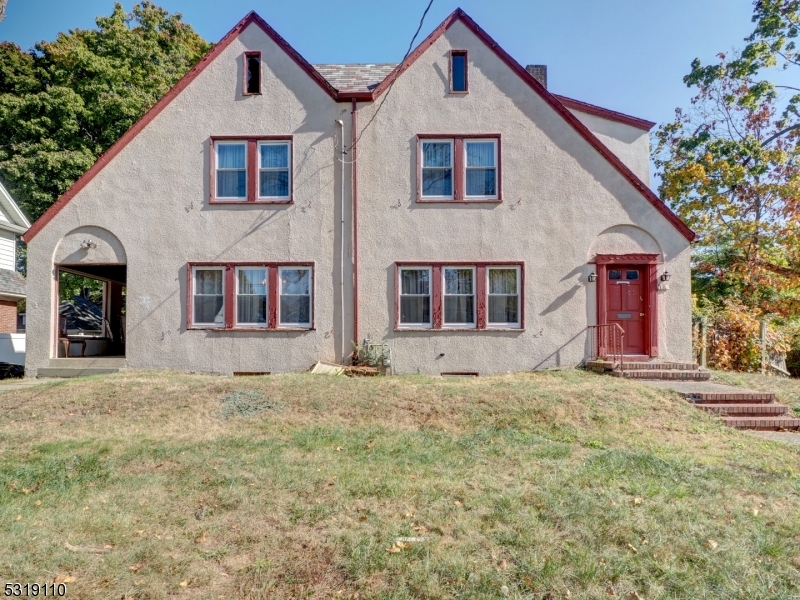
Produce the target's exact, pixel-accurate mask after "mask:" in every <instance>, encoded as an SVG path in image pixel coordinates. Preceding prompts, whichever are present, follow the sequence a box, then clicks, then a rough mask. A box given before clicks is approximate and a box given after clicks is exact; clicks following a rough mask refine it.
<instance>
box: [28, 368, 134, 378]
mask: <svg viewBox="0 0 800 600" xmlns="http://www.w3.org/2000/svg"><path fill="white" fill-rule="evenodd" d="M120 371H122V369H113V368H110V367H86V368H73V369H68V368H61V367H44V368H42V369H39V370H38V371H37V372H36V376H37V377H57V378H60V379H64V378H70V377H86V376H88V375H110V374H112V373H119V372H120Z"/></svg>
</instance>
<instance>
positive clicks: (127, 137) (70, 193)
mask: <svg viewBox="0 0 800 600" xmlns="http://www.w3.org/2000/svg"><path fill="white" fill-rule="evenodd" d="M251 24H255V25H257V26H258V27H260V28H261V30H262V31H263V32H264V33H265V34H267V36H268V37H269V38H270V39H272V41H273V42H275V43H276V44H277V45H278V46H279V47H280V48H281V49H282V50H283V51H284V52H286V54H288V55H289V57H290V58H291V59H292V60H294V61H295V62H296V63H297V65H298V66H299V67H300V68H301V69H302V70H303V71H305V72H306V73H307V74H308V76H309V77H311V79H313V80H314V81H316V82H317V84H319V86H320V87H321V88H322V89H323V90H324V91H325V92H326V93H327V94H328V95H329V96H330V97H331V98H333V99H334V100H336V99H337V97H338V94H337V91H336V89H335V88H334V87H333V86H332V85H331V84H330V83H328V81H327V80H326V79H325V78H324V77H323V76H322V75H320V74H319V73H318V72H317V70H316V69H315V68H314V67H312V66H311V64H310V63H309V62H308V61H307V60H306V59H305V58H303V57H302V56H300V53H299V52H297V50H295V49H294V48H292V46H291V45H289V43H288V42H287V41H286V40H284V39H283V38H282V37H281V36H280V35H279V34H278V32H277V31H275V30H274V29H273V28H272V27H270V26H269V24H268V23H267V22H266V21H265V20H264V19H262V18H261V17H260V16H258V15H257V14H256V12H255V11H250V13H248V15H247V16H246V17H245V18H244V19H242V20H241V21H239V22H238V23H237V24H236V25H235V26H234V28H233V29H231V30H230V31H229V32H228V33H226V34H225V37H223V38H222V39H221V40H220V41H219V43H218V44H216V45H215V46H214V47H213V48H212V49H211V50H210V51H209V52H208V54H206V55H205V56H204V57H203V58H202V59H200V62H198V63H197V64H196V65H195V66H194V67H192V68H191V69H190V70H189V72H188V73H186V75H184V76H183V77H182V78H181V80H180V81H179V82H178V83H176V84H175V86H174V87H173V88H172V89H171V90H170V91H168V92H167V93H166V94H165V95H164V96H163V97H162V98H161V99H160V100H159V101H158V102H156V103H155V104H154V105H153V107H152V108H151V109H150V110H148V111H147V112H146V113H145V114H144V116H142V118H141V119H139V120H138V121H136V123H134V124H133V126H132V127H131V128H130V129H129V130H128V131H127V132H125V134H124V135H123V136H122V137H121V138H120V139H119V140H117V141H116V142H115V143H114V144H113V145H112V146H111V147H110V148H109V149H108V150H106V151H105V152H104V153H103V154H101V155H100V156H99V157H98V159H97V161H96V162H95V163H94V164H93V165H92V166H91V168H90V169H89V170H88V171H86V173H84V174H83V176H82V177H81V178H80V179H78V181H76V182H75V183H74V184H73V185H72V187H71V188H69V189H68V190H67V191H66V192H65V193H64V194H62V195H61V197H59V199H58V200H56V201H55V202H54V203H53V205H52V206H51V207H50V208H48V209H47V210H46V211H45V213H44V214H43V215H42V216H41V217H39V218H38V219H37V221H36V222H35V223H34V224H33V226H31V228H30V229H29V230H28V232H27V233H26V234H25V235H23V236H22V240H23V241H24V242H30V241H31V240H32V239H33V238H34V237H35V236H36V234H37V233H39V232H40V231H41V230H42V228H43V227H44V226H45V225H47V224H48V223H49V222H50V221H51V220H52V219H53V217H55V216H56V215H57V214H58V213H59V212H60V211H61V209H63V208H64V206H65V205H66V204H67V203H68V202H69V201H70V200H72V199H73V198H74V197H75V196H76V195H77V194H78V192H80V191H81V190H82V189H83V188H84V187H86V185H87V184H88V183H89V182H90V181H91V180H92V179H94V178H95V177H96V176H97V175H98V173H100V171H102V170H103V168H104V167H105V166H106V165H107V164H108V163H110V162H111V161H112V160H113V159H114V157H115V156H117V154H119V153H120V152H122V150H123V149H124V148H125V146H127V145H128V144H129V143H130V142H131V140H133V139H134V138H135V137H136V136H137V135H139V133H140V132H141V131H142V130H143V129H144V128H145V127H147V125H149V124H150V122H151V121H152V120H153V119H155V118H156V117H157V116H158V114H159V113H160V112H161V111H162V110H164V109H165V108H166V107H167V106H168V105H169V104H170V103H171V102H172V101H173V100H174V99H175V98H176V97H177V96H178V95H179V94H180V93H181V92H182V91H183V90H185V89H186V88H187V87H188V86H189V84H190V83H192V81H194V80H195V79H196V78H197V76H198V75H200V73H202V72H203V71H204V70H205V69H206V67H208V65H210V64H211V63H212V62H214V60H215V59H216V58H217V57H218V56H219V55H220V54H222V51H223V50H225V48H227V47H228V46H229V45H230V44H231V42H232V41H233V40H235V39H236V38H237V37H238V36H239V34H240V33H241V32H242V31H244V30H245V29H247V27H248V26H250V25H251Z"/></svg>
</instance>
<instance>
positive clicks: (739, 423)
mask: <svg viewBox="0 0 800 600" xmlns="http://www.w3.org/2000/svg"><path fill="white" fill-rule="evenodd" d="M722 420H723V421H724V422H725V424H726V425H727V426H728V427H735V428H736V429H753V430H756V431H781V430H794V431H796V430H800V418H797V417H786V416H783V417H722Z"/></svg>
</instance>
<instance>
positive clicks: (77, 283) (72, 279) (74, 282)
mask: <svg viewBox="0 0 800 600" xmlns="http://www.w3.org/2000/svg"><path fill="white" fill-rule="evenodd" d="M84 289H88V290H89V295H88V298H89V300H91V301H92V302H94V303H95V304H97V305H98V306H101V305H102V304H103V282H102V281H100V280H99V279H92V278H91V277H82V276H80V275H75V274H73V273H64V272H63V271H62V272H61V273H59V275H58V299H59V300H72V299H73V298H75V297H76V296H81V295H83V290H84Z"/></svg>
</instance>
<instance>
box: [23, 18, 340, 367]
mask: <svg viewBox="0 0 800 600" xmlns="http://www.w3.org/2000/svg"><path fill="white" fill-rule="evenodd" d="M249 49H259V50H261V51H262V53H263V71H262V73H263V83H262V85H263V90H264V94H263V95H261V96H249V97H247V96H242V94H241V83H242V61H241V57H242V53H243V51H244V50H249ZM349 108H350V107H349V106H347V105H337V104H336V103H335V102H333V100H332V99H331V98H330V96H328V95H327V94H326V93H325V92H324V90H322V89H321V88H320V87H319V86H318V85H317V84H316V83H315V82H314V81H312V80H311V79H310V78H309V77H308V75H307V74H306V73H304V72H303V71H302V70H301V69H300V68H299V67H298V65H297V64H296V63H295V62H293V61H292V60H291V59H290V58H289V57H288V56H287V55H286V54H285V53H284V52H283V51H282V50H281V49H280V48H278V47H277V46H276V45H275V44H274V43H273V42H272V41H271V40H270V39H269V38H268V37H267V36H266V35H265V34H264V33H263V32H262V31H261V29H259V28H258V27H257V26H256V25H251V26H249V27H248V28H247V29H246V30H245V31H244V32H243V33H242V34H241V35H240V36H239V37H238V38H237V39H236V40H234V41H233V42H232V43H231V44H230V46H228V47H227V48H226V49H225V50H224V51H223V52H222V53H221V54H220V55H219V56H218V57H217V59H216V60H215V61H214V62H212V63H211V64H210V65H209V66H208V67H207V68H206V69H205V70H204V71H203V72H202V73H201V74H200V75H199V76H198V77H197V78H196V79H195V80H194V81H193V82H192V83H191V84H190V85H189V86H188V87H187V88H186V89H185V90H184V91H183V92H182V93H181V94H180V95H179V96H178V97H177V98H176V99H175V100H174V101H173V102H172V103H171V104H169V105H168V106H167V107H166V108H165V109H164V110H163V111H162V112H161V113H160V114H159V115H158V116H157V117H156V118H155V120H154V121H153V122H152V123H150V124H149V125H148V126H147V127H146V128H145V129H144V130H143V131H142V133H141V134H139V135H138V136H137V137H136V138H135V139H134V140H133V141H132V142H130V144H128V146H127V147H126V148H125V149H124V150H123V151H122V152H121V153H120V154H119V155H118V156H117V157H116V158H114V159H113V160H112V161H111V163H110V164H109V165H107V166H106V167H105V169H104V170H103V171H102V173H101V174H100V175H99V176H97V177H96V178H95V179H93V180H92V181H91V182H90V183H89V184H88V185H87V186H86V187H85V188H84V189H83V190H82V191H81V192H80V193H79V194H78V195H77V196H76V197H75V198H74V199H73V200H72V201H71V202H70V203H69V204H68V205H67V207H66V208H65V209H64V210H63V211H61V212H60V213H59V214H58V215H57V216H56V217H55V218H54V219H53V220H52V221H51V222H50V223H49V224H48V225H47V227H45V228H44V229H43V230H42V231H41V232H40V233H39V234H38V235H36V237H35V238H34V239H33V240H32V241H31V244H30V246H29V259H28V260H29V275H28V276H29V284H28V294H29V296H28V298H29V301H28V310H27V315H28V330H27V331H28V338H29V344H28V352H27V364H26V366H27V370H28V372H29V374H31V375H33V374H35V373H36V371H37V369H39V368H41V367H43V366H47V365H48V363H49V359H50V357H51V356H52V351H53V347H54V345H55V344H54V337H55V334H54V331H55V326H54V321H53V314H54V311H53V308H52V307H53V306H54V294H55V285H54V278H53V267H52V265H53V261H54V259H56V260H59V261H64V260H66V259H67V258H68V259H69V261H70V262H72V261H73V259H74V258H76V257H77V258H79V259H80V261H79V262H96V261H98V259H99V260H101V261H103V260H105V261H108V260H109V258H110V257H112V255H113V254H114V253H113V251H112V249H111V248H107V247H106V245H104V244H98V248H97V249H94V250H89V251H82V253H81V251H80V250H79V247H78V246H79V242H80V240H81V239H82V238H83V237H87V236H91V235H92V231H94V236H95V237H96V235H97V230H96V229H94V230H92V229H90V230H87V229H79V228H86V227H91V228H100V229H104V230H108V231H109V232H111V233H113V235H114V236H116V238H118V239H119V242H120V243H121V245H122V247H123V248H124V253H125V255H126V257H127V265H128V282H127V284H128V285H127V293H128V296H127V363H128V365H129V366H130V367H134V368H175V369H185V370H195V371H208V372H220V373H231V372H234V371H248V372H254V371H269V372H273V373H275V372H281V371H292V370H302V369H306V368H307V367H308V366H309V365H310V364H311V363H312V362H313V361H314V360H318V359H327V360H334V359H337V358H339V357H340V352H341V351H340V349H341V348H342V347H344V346H346V347H347V348H348V352H349V347H350V339H349V337H348V338H347V339H345V340H342V339H341V337H340V335H339V333H338V329H339V328H338V323H339V318H340V310H341V308H340V306H339V303H338V301H337V300H336V298H338V294H339V279H338V269H339V267H338V264H339V253H338V248H339V245H340V244H339V240H340V237H339V222H340V218H339V214H340V213H339V208H338V198H339V189H340V175H339V164H340V163H339V162H338V161H336V160H335V156H336V154H335V151H334V139H335V136H337V135H339V137H340V134H339V133H338V128H337V125H336V124H335V119H337V118H341V119H343V120H344V121H345V125H346V128H345V139H349V138H350V130H349V128H348V127H347V124H348V123H349V118H348V114H347V113H349ZM240 134H241V135H243V136H247V135H284V134H293V135H294V148H293V150H294V204H293V205H282V206H265V205H254V206H253V205H251V206H231V205H210V204H209V202H208V196H209V181H208V179H209V164H210V163H209V161H210V160H211V157H210V155H209V137H210V136H212V135H240ZM345 180H346V187H345V197H347V198H349V197H350V190H349V181H350V180H349V176H347V175H346V177H345ZM345 220H346V221H348V222H349V220H350V215H349V212H348V213H347V214H346V219H345ZM70 232H75V233H72V234H70ZM65 236H67V238H66V239H65V240H64V242H63V243H62V238H64V237H65ZM345 236H346V238H347V239H349V237H350V231H349V229H348V230H347V231H346V232H345ZM73 238H74V239H73ZM348 246H349V245H348V244H345V247H346V248H347V247H348ZM76 253H77V254H76ZM112 260H113V258H112ZM290 260H291V261H314V262H315V295H316V298H315V306H314V308H315V315H316V330H314V331H308V332H299V333H298V332H292V333H288V332H268V333H266V332H257V333H250V332H233V331H207V330H189V331H187V329H186V293H187V290H186V287H187V274H186V265H187V263H188V262H190V261H232V262H235V261H265V262H266V261H290ZM350 260H351V259H350V257H349V255H348V256H346V257H345V262H346V263H347V264H348V270H347V274H346V279H345V280H346V281H347V282H349V281H350V278H351V269H350V267H349V265H350ZM350 289H351V286H350V285H348V286H345V290H346V292H347V298H348V301H349V298H350V296H351V294H350ZM346 322H347V330H348V331H352V314H350V313H348V314H347V315H346ZM334 323H337V328H336V332H334V330H333V329H334Z"/></svg>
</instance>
